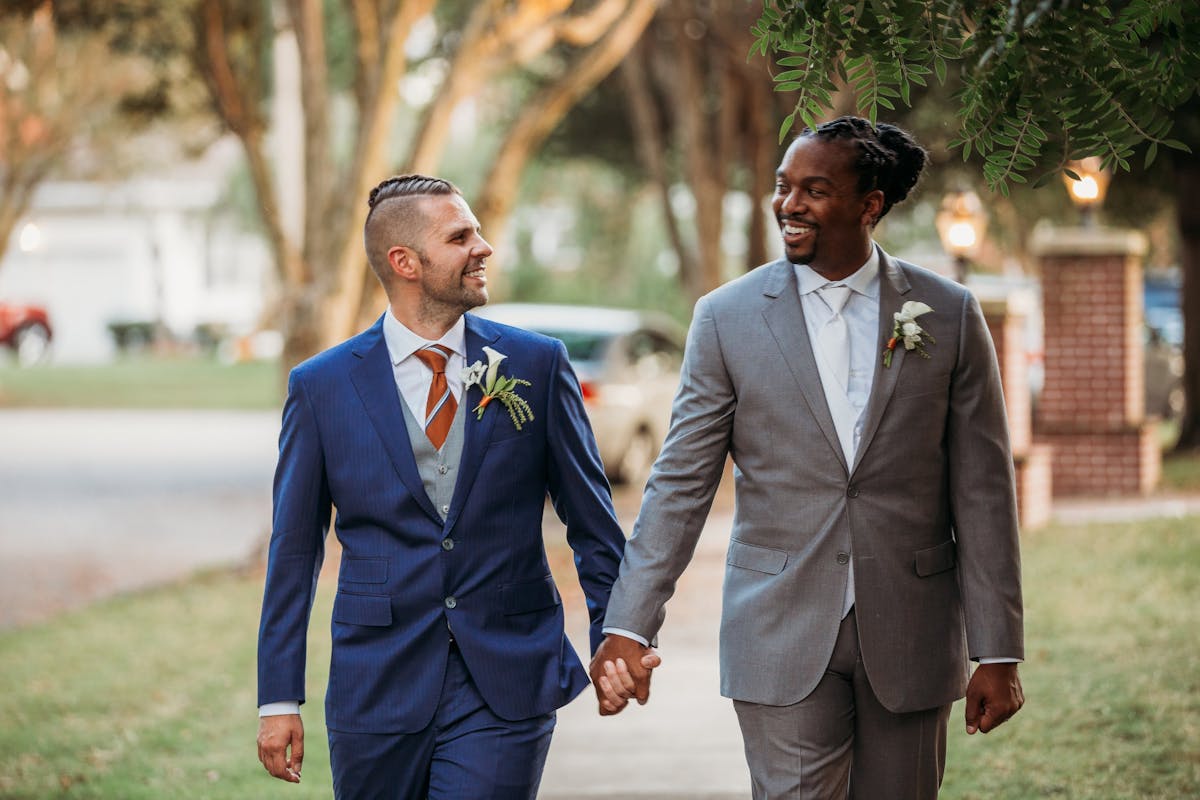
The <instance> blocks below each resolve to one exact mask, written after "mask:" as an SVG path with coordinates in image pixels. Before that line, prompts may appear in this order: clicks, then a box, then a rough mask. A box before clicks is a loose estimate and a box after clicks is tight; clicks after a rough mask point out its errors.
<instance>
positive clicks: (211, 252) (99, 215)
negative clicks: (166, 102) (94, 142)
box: [0, 139, 276, 364]
mask: <svg viewBox="0 0 1200 800" xmlns="http://www.w3.org/2000/svg"><path fill="white" fill-rule="evenodd" d="M239 158H240V151H239V149H238V147H237V144H236V142H234V141H232V140H230V139H225V140H222V141H221V142H218V143H217V144H216V145H214V146H213V147H212V148H210V150H209V151H208V153H207V154H206V155H205V157H204V158H203V159H200V160H198V161H195V162H189V163H181V164H178V165H174V166H172V167H171V168H169V169H167V170H163V171H161V172H157V173H154V174H143V175H138V176H134V177H131V178H129V179H127V180H124V181H122V182H119V183H103V184H102V183H83V182H68V181H58V182H47V183H44V184H43V185H42V186H41V187H40V188H39V190H38V192H37V194H36V195H35V197H34V201H33V205H32V208H31V209H30V211H29V213H28V214H27V215H26V217H25V219H24V220H23V221H22V222H20V223H18V225H17V228H16V230H15V231H14V232H13V237H12V242H11V244H10V245H9V248H8V251H7V253H6V254H5V255H4V256H3V260H2V261H0V300H2V301H6V302H12V303H34V304H39V305H43V306H45V307H46V309H47V310H48V311H49V314H50V320H51V324H52V325H53V326H54V344H53V349H52V351H51V360H52V361H53V363H58V364H85V363H103V362H106V361H110V360H112V359H113V358H114V357H115V356H116V354H117V347H116V343H115V341H114V338H113V335H112V333H111V331H110V328H109V326H110V325H111V324H113V323H153V324H161V325H162V326H164V327H165V329H166V330H168V331H169V332H170V333H171V334H172V336H173V337H174V338H175V339H177V340H181V341H189V340H191V339H192V338H193V337H194V336H195V333H196V330H197V328H198V327H200V326H213V327H214V328H216V329H218V330H221V331H225V332H227V333H229V334H231V335H235V336H236V335H244V334H249V333H251V332H253V331H255V330H257V328H258V327H259V325H260V320H261V318H262V316H263V312H264V310H265V309H267V308H268V307H269V304H270V303H271V301H272V299H273V298H274V297H275V294H276V282H275V275H274V271H273V268H272V265H271V254H270V251H269V250H268V248H267V246H266V243H265V242H264V241H263V239H262V238H261V237H260V236H259V235H257V234H254V233H247V232H246V231H245V230H243V229H242V226H239V225H238V221H237V220H236V219H234V218H233V216H232V213H231V212H230V210H229V209H228V208H225V207H224V206H222V205H221V204H220V199H221V192H222V189H223V188H224V187H225V186H226V185H227V184H228V176H229V174H230V172H231V170H233V169H235V168H236V166H237V164H238V163H239V162H238V159H239Z"/></svg>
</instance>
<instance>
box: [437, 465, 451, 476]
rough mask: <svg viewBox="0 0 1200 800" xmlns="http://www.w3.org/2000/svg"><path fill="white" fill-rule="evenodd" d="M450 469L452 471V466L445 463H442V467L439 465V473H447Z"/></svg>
mask: <svg viewBox="0 0 1200 800" xmlns="http://www.w3.org/2000/svg"><path fill="white" fill-rule="evenodd" d="M449 471H450V468H449V467H447V466H446V465H445V464H442V465H441V466H440V467H438V475H445V474H446V473H447V472H449Z"/></svg>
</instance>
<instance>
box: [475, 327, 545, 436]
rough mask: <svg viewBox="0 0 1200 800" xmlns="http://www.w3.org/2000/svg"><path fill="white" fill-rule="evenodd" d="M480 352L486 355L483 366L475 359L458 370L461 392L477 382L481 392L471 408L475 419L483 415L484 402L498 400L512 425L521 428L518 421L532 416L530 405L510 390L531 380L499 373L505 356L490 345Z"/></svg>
mask: <svg viewBox="0 0 1200 800" xmlns="http://www.w3.org/2000/svg"><path fill="white" fill-rule="evenodd" d="M483 353H484V355H486V356H487V358H488V363H487V366H486V367H485V366H484V365H483V364H482V363H481V362H479V361H476V362H475V363H474V364H472V365H471V366H469V367H466V368H465V369H464V370H463V371H462V380H463V393H464V394H465V393H466V392H467V390H469V389H470V388H471V387H472V386H478V387H479V389H480V391H482V392H483V399H482V400H480V401H479V405H477V406H475V408H473V409H471V410H472V411H474V412H475V419H483V412H484V410H485V409H486V408H487V407H488V403H490V402H492V401H493V400H499V401H500V403H501V404H502V405H503V406H504V407H505V408H506V409H508V416H509V417H511V418H512V421H513V425H514V426H516V428H517V430H521V425H522V424H524V423H526V422H528V421H529V420H531V419H533V409H532V408H530V407H529V403H527V402H525V398H523V397H521V396H520V395H519V394H517V393H516V392H515V391H513V390H514V389H516V388H517V387H518V386H532V385H533V384H531V383H530V382H529V381H527V380H523V379H521V378H513V377H511V376H509V377H504V376H502V375H501V374H500V362H501V361H503V360H504V359H506V358H508V356H506V355H504V354H503V353H501V352H498V351H496V350H493V349H492V348H490V347H485V348H483Z"/></svg>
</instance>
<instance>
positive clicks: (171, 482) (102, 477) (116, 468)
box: [0, 410, 279, 627]
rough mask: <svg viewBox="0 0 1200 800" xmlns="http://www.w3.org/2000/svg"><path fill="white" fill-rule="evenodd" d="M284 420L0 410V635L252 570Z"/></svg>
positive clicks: (264, 530)
mask: <svg viewBox="0 0 1200 800" xmlns="http://www.w3.org/2000/svg"><path fill="white" fill-rule="evenodd" d="M278 430H279V414H278V412H260V413H243V412H193V411H61V410H55V411H42V410H0V627H8V626H12V625H21V624H26V623H29V622H34V621H37V620H40V619H45V618H47V617H49V616H51V615H53V614H55V613H57V612H60V611H63V610H65V609H70V608H77V607H80V606H83V605H86V604H87V603H90V602H92V601H94V600H96V599H98V598H101V597H105V596H108V595H112V594H114V593H117V592H122V591H128V590H132V589H138V588H141V587H145V586H149V585H153V584H158V583H162V582H165V581H169V580H173V579H177V578H180V577H183V576H185V575H188V574H190V573H192V572H193V571H195V570H196V569H200V568H204V567H212V566H218V565H226V564H234V563H239V562H243V561H245V560H247V559H248V558H249V557H250V556H251V555H252V554H253V553H254V552H255V550H256V549H258V548H261V547H262V544H263V542H264V541H265V539H266V537H267V536H268V535H269V532H270V519H271V475H272V471H273V469H274V464H275V452H276V445H275V438H276V436H277V435H278Z"/></svg>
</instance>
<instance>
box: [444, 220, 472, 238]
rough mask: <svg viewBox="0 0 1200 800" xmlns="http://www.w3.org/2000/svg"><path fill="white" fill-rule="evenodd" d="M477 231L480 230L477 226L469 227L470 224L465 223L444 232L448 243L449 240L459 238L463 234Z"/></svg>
mask: <svg viewBox="0 0 1200 800" xmlns="http://www.w3.org/2000/svg"><path fill="white" fill-rule="evenodd" d="M479 230H480V227H479V225H470V224H466V223H464V224H461V225H455V226H454V227H453V228H451V229H450V230H448V231H446V239H447V241H449V240H450V239H453V238H454V237H456V236H460V235H463V234H470V233H477V232H478V231H479Z"/></svg>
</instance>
